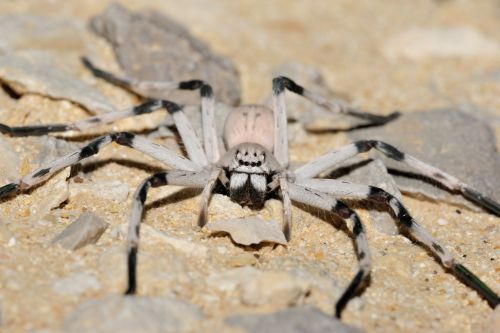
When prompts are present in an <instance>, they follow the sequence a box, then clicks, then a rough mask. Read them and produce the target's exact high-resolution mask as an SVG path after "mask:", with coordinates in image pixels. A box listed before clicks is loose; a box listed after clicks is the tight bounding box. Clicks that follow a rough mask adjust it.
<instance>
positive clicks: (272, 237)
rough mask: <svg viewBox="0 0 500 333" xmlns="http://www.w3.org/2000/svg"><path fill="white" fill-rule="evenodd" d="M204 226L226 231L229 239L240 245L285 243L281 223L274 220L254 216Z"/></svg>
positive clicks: (212, 229) (209, 228) (213, 229)
mask: <svg viewBox="0 0 500 333" xmlns="http://www.w3.org/2000/svg"><path fill="white" fill-rule="evenodd" d="M206 228H207V229H208V230H211V231H222V232H227V233H228V234H229V235H230V236H231V239H232V240H233V241H234V242H235V243H237V244H241V245H252V244H260V243H263V242H269V243H276V244H283V245H286V244H287V241H286V238H285V235H284V234H283V231H282V228H281V225H280V224H279V223H278V222H276V221H264V220H263V219H260V218H258V217H256V216H249V217H244V218H239V219H230V220H222V221H214V222H210V223H209V224H208V225H207V226H206Z"/></svg>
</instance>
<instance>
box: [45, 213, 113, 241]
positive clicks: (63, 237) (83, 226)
mask: <svg viewBox="0 0 500 333" xmlns="http://www.w3.org/2000/svg"><path fill="white" fill-rule="evenodd" d="M108 226H109V224H108V223H106V222H104V221H103V220H102V219H101V218H100V217H99V216H97V215H95V214H93V213H89V212H85V213H83V214H82V215H80V217H79V218H78V219H77V220H76V221H75V222H73V223H71V224H70V225H69V226H68V227H66V229H64V230H63V232H61V233H60V234H59V235H57V236H56V237H55V238H54V239H53V240H52V243H53V244H60V245H61V246H62V247H64V248H65V249H68V250H77V249H79V248H81V247H84V246H85V245H88V244H94V243H96V242H97V241H98V240H99V238H100V237H101V235H102V234H103V232H104V231H105V230H106V229H107V227H108Z"/></svg>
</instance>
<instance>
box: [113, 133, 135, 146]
mask: <svg viewBox="0 0 500 333" xmlns="http://www.w3.org/2000/svg"><path fill="white" fill-rule="evenodd" d="M134 137H135V135H134V134H132V133H129V132H120V133H115V134H112V135H111V139H112V140H113V141H115V142H116V143H118V144H119V145H122V146H127V147H132V144H133V141H134Z"/></svg>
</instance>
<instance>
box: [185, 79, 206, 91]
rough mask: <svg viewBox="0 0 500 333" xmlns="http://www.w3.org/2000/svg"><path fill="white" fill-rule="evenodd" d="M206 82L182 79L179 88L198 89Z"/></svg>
mask: <svg viewBox="0 0 500 333" xmlns="http://www.w3.org/2000/svg"><path fill="white" fill-rule="evenodd" d="M204 84H205V82H203V81H202V80H190V81H182V82H179V89H180V90H196V89H200V88H201V87H202V86H203V85H204Z"/></svg>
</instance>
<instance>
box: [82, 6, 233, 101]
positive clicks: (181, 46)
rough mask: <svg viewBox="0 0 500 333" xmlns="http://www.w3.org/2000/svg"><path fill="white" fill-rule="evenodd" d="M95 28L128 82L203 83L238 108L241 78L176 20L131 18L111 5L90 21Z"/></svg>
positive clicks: (161, 94)
mask: <svg viewBox="0 0 500 333" xmlns="http://www.w3.org/2000/svg"><path fill="white" fill-rule="evenodd" d="M175 17H176V16H174V18H175ZM91 27H92V30H93V31H94V32H95V33H97V34H98V35H100V36H102V37H104V38H105V39H106V40H107V41H108V42H109V43H111V44H112V46H113V48H114V51H115V54H116V57H117V59H118V62H119V63H120V65H121V67H122V69H123V70H124V71H125V73H126V74H127V77H129V78H133V79H136V80H143V81H176V82H179V81H184V80H190V79H200V80H205V81H207V82H210V84H211V85H212V86H213V88H214V92H215V94H216V95H217V96H218V98H219V99H220V100H221V101H224V102H225V103H227V104H230V105H235V104H238V102H239V100H240V83H239V76H238V72H237V69H236V67H235V66H234V64H233V63H232V62H231V60H229V59H228V58H225V57H222V56H219V55H216V54H214V53H213V52H212V51H211V50H210V48H209V47H208V46H207V45H206V44H205V43H204V42H203V41H201V40H199V39H196V38H195V37H193V36H192V35H191V34H190V33H189V31H188V30H187V29H186V28H185V27H184V26H182V25H180V24H178V23H177V22H175V20H174V19H172V18H170V17H168V16H166V15H162V14H161V13H159V12H157V11H153V10H149V11H144V12H141V13H133V12H130V11H128V10H127V9H126V8H125V7H123V6H121V5H119V4H113V5H110V6H109V7H108V8H107V9H106V11H105V12H104V13H102V14H101V15H98V16H95V17H93V18H92V21H91ZM141 93H142V92H141ZM144 93H145V95H146V96H149V97H154V98H165V99H173V100H175V101H178V102H179V103H183V104H185V103H187V102H188V101H189V102H190V104H195V105H196V104H198V103H199V94H198V92H194V93H193V92H190V93H184V92H178V91H177V92H173V93H167V92H165V91H153V90H152V91H145V92H144Z"/></svg>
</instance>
